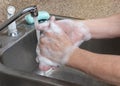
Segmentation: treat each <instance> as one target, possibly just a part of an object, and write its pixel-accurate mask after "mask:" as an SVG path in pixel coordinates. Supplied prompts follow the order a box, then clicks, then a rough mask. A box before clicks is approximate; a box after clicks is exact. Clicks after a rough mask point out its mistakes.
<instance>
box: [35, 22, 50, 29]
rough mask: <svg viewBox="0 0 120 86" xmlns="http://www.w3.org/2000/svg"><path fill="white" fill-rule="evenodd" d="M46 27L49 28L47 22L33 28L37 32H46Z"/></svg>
mask: <svg viewBox="0 0 120 86" xmlns="http://www.w3.org/2000/svg"><path fill="white" fill-rule="evenodd" d="M48 27H49V21H48V22H44V23H41V24H37V25H35V28H36V29H37V30H47V29H48Z"/></svg>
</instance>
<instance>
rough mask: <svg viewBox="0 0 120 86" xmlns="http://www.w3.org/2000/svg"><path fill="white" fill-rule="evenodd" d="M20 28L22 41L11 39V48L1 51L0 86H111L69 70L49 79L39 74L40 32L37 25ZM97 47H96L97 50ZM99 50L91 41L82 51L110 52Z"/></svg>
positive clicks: (54, 74) (63, 68)
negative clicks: (37, 52)
mask: <svg viewBox="0 0 120 86" xmlns="http://www.w3.org/2000/svg"><path fill="white" fill-rule="evenodd" d="M59 19H61V17H60V18H59ZM18 27H19V28H20V29H21V28H22V29H21V30H20V31H21V32H20V37H18V38H11V37H9V39H11V40H14V42H13V41H11V40H9V42H10V43H9V44H6V45H4V46H3V47H1V48H0V86H111V85H109V84H106V83H104V82H102V81H100V80H97V79H95V78H93V77H92V76H89V75H87V74H85V73H83V72H81V71H78V70H76V69H73V68H69V67H66V66H64V67H60V68H58V69H56V70H55V71H53V72H52V74H50V75H49V76H41V75H39V74H36V70H38V64H37V63H36V61H35V59H36V51H35V50H36V44H37V39H36V31H35V30H34V26H33V25H27V24H26V23H25V22H22V23H20V24H19V25H18ZM23 29H24V30H23ZM24 31H26V32H24ZM3 37H4V36H3ZM5 37H7V36H5ZM5 37H4V38H5ZM2 40H3V39H2ZM97 42H98V41H97ZM94 43H95V44H96V45H94V46H93V44H94ZM3 44H4V43H3ZM119 44H120V43H119ZM90 45H92V46H90ZM97 46H98V47H99V45H97V43H96V40H90V41H88V42H85V43H84V44H83V45H82V46H81V48H84V49H88V50H91V51H92V50H93V51H94V52H98V53H103V52H105V51H107V50H102V51H99V49H100V47H99V48H97V49H96V47H97ZM94 48H95V49H94ZM104 49H106V48H104ZM119 51H120V50H119ZM112 52H114V50H113V51H111V53H112Z"/></svg>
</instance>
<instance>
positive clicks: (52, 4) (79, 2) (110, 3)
mask: <svg viewBox="0 0 120 86" xmlns="http://www.w3.org/2000/svg"><path fill="white" fill-rule="evenodd" d="M0 3H1V5H0V23H1V22H3V21H4V20H5V19H6V8H7V6H8V5H13V6H15V7H16V9H17V10H16V11H18V10H20V9H21V8H24V7H26V6H30V5H34V4H35V5H38V7H39V10H46V11H48V12H49V13H52V14H58V15H64V16H71V17H77V18H86V19H88V18H98V17H105V16H108V15H112V14H116V13H120V0H0Z"/></svg>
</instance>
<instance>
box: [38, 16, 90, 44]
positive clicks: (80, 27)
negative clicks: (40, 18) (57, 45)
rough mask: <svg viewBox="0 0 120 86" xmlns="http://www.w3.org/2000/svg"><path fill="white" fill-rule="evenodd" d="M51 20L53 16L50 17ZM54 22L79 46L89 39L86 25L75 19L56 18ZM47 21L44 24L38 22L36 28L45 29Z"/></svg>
mask: <svg viewBox="0 0 120 86" xmlns="http://www.w3.org/2000/svg"><path fill="white" fill-rule="evenodd" d="M52 18H53V20H54V18H55V17H52ZM55 23H56V24H57V25H58V26H59V27H60V28H62V29H63V30H64V32H65V33H66V34H67V35H68V36H69V38H70V39H71V41H72V43H73V45H76V46H79V45H80V44H81V43H82V42H84V41H87V40H89V39H91V34H90V32H89V29H88V28H87V26H86V25H85V24H84V23H82V22H80V21H79V22H78V21H77V20H70V19H64V20H56V21H55ZM48 25H49V21H48V22H45V23H44V24H43V23H42V24H39V25H38V26H36V27H37V29H38V30H45V29H46V27H48Z"/></svg>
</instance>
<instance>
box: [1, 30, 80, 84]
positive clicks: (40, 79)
mask: <svg viewBox="0 0 120 86" xmlns="http://www.w3.org/2000/svg"><path fill="white" fill-rule="evenodd" d="M34 30H35V29H34V28H32V29H30V30H29V31H26V32H25V34H23V35H22V36H20V37H19V38H18V39H17V40H16V41H14V42H12V43H11V44H10V45H6V46H4V47H3V48H0V59H1V58H2V55H3V54H4V53H5V52H6V51H7V50H8V49H9V48H10V47H12V46H14V45H15V44H16V43H18V42H19V41H21V40H22V39H23V38H24V37H26V36H27V35H28V34H30V33H31V32H32V31H34ZM0 73H2V74H6V75H10V76H14V77H18V78H22V79H27V80H31V81H35V82H39V83H44V84H49V85H53V86H54V85H55V86H56V85H57V86H59V85H60V86H61V85H62V86H70V85H73V86H74V85H75V86H81V85H80V84H76V83H73V82H68V81H64V80H60V79H55V78H51V77H46V76H41V75H37V74H32V73H28V72H24V71H18V70H15V69H13V68H9V67H7V66H5V65H4V64H2V63H1V62H0Z"/></svg>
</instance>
